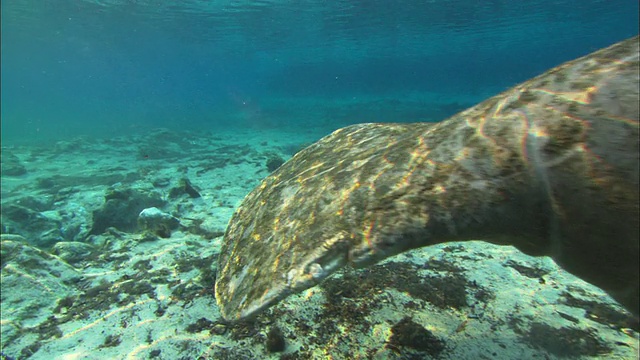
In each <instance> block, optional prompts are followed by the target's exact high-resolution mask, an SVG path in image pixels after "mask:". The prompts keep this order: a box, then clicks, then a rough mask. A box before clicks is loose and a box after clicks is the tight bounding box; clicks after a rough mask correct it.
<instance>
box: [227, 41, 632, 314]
mask: <svg viewBox="0 0 640 360" xmlns="http://www.w3.org/2000/svg"><path fill="white" fill-rule="evenodd" d="M638 51H639V49H638V37H635V38H632V39H629V40H626V41H623V42H620V43H618V44H615V45H613V46H610V47H608V48H606V49H603V50H600V51H597V52H595V53H592V54H590V55H587V56H585V57H582V58H579V59H577V60H574V61H571V62H568V63H565V64H563V65H560V66H558V67H556V68H554V69H551V70H549V71H547V72H546V73H544V74H542V75H540V76H538V77H536V78H533V79H531V80H529V81H527V82H525V83H523V84H520V85H518V86H516V87H514V88H512V89H510V90H508V91H506V92H504V93H502V94H499V95H497V96H495V97H493V98H490V99H488V100H486V101H484V102H482V103H480V104H478V105H476V106H474V107H472V108H470V109H468V110H465V111H463V112H461V113H459V114H456V115H454V116H453V117H451V118H449V119H447V120H445V121H443V122H441V123H437V124H427V123H416V124H361V125H353V126H349V127H346V128H343V129H339V130H337V131H335V132H334V133H332V134H331V135H329V136H327V137H325V138H323V139H321V140H319V141H318V142H317V143H315V144H313V145H311V146H310V147H308V148H306V149H304V150H303V151H301V152H299V153H298V154H296V155H295V156H294V157H293V158H292V159H290V160H289V161H288V162H286V163H285V164H284V165H282V166H281V167H280V168H279V169H278V170H277V171H275V172H274V173H273V174H271V175H270V176H269V177H267V178H266V179H264V180H263V182H262V183H261V184H260V185H259V186H258V187H257V188H256V189H254V190H253V191H252V192H251V193H250V194H249V195H247V197H246V198H245V199H244V201H243V203H242V204H241V205H240V207H239V208H238V209H237V211H236V213H235V214H234V216H233V217H232V219H231V221H230V223H229V226H228V228H227V231H226V233H225V236H224V240H223V244H222V248H221V252H220V256H219V259H218V273H217V279H216V284H215V294H216V299H217V302H218V305H219V307H220V311H221V313H222V316H223V317H224V318H226V319H228V320H242V319H247V318H250V317H251V316H254V315H255V314H257V313H259V312H260V311H262V310H264V309H265V308H267V307H269V306H271V305H273V304H275V303H276V302H278V301H280V300H282V299H283V298H285V297H287V296H288V295H290V294H293V293H296V292H299V291H302V290H304V289H307V288H309V287H312V286H314V285H316V284H317V283H318V282H320V281H321V280H322V279H324V278H326V277H327V276H328V275H330V274H331V273H333V272H335V271H336V270H337V269H339V268H341V267H342V266H344V265H346V264H351V265H353V266H355V267H362V266H367V265H369V264H373V263H375V262H377V261H380V260H382V259H384V258H387V257H389V256H392V255H395V254H398V253H400V252H402V251H406V250H409V249H412V248H416V247H421V246H428V245H432V244H437V243H441V242H446V241H454V240H455V241H462V240H485V241H489V242H492V243H497V244H508V245H514V246H516V247H517V248H519V249H520V250H522V251H524V252H526V253H529V254H534V255H550V256H552V257H553V258H554V259H555V260H556V261H557V262H558V263H559V264H560V265H561V266H563V267H564V268H565V269H566V270H567V271H569V272H572V273H573V274H575V275H577V276H579V277H581V278H583V279H585V280H586V281H589V282H591V283H593V284H594V285H596V286H599V287H601V288H602V289H604V290H606V291H608V292H609V293H610V294H611V295H612V296H613V297H614V298H615V299H616V300H618V301H619V302H620V303H621V304H623V305H624V306H625V307H627V308H628V309H629V310H630V311H632V312H634V313H635V314H637V313H638V296H639V295H638V282H639V276H638V266H639V263H638V257H639V238H640V234H639V230H638V229H639V224H638V221H639V216H640V214H639V211H638V207H639V205H638V204H639V200H640V199H639V195H638V193H639V191H638V186H639V183H638V177H639V172H640V169H639V166H638V158H639V140H638V139H639V138H638V120H639V119H638V117H639V116H638V113H639V109H638V102H639V98H638V86H639V72H638Z"/></svg>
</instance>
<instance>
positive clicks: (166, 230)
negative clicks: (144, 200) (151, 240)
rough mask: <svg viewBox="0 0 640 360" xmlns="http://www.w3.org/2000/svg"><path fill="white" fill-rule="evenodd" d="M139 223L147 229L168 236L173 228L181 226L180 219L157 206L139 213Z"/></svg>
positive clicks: (161, 235) (164, 236)
mask: <svg viewBox="0 0 640 360" xmlns="http://www.w3.org/2000/svg"><path fill="white" fill-rule="evenodd" d="M138 225H139V226H140V228H142V229H143V230H145V231H149V232H152V233H154V234H156V235H158V236H160V237H163V238H167V237H170V236H171V231H172V230H175V229H177V228H178V227H179V226H180V220H178V219H177V218H175V217H173V216H172V215H171V214H167V213H165V212H162V211H160V210H159V209H158V208H156V207H152V208H148V209H144V210H142V211H141V212H140V215H138Z"/></svg>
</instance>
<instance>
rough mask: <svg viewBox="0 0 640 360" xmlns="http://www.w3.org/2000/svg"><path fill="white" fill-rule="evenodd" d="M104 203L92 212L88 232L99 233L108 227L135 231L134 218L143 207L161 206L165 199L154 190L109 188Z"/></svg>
mask: <svg viewBox="0 0 640 360" xmlns="http://www.w3.org/2000/svg"><path fill="white" fill-rule="evenodd" d="M105 200H106V201H105V203H104V205H103V206H102V207H101V208H99V209H98V210H95V211H94V212H93V226H92V227H91V231H90V234H101V233H102V232H104V231H105V230H106V229H107V228H108V227H114V228H116V229H118V230H120V231H125V232H132V231H135V230H136V228H137V226H138V223H137V222H136V219H137V218H138V214H140V212H141V211H142V210H143V209H146V208H150V207H157V206H162V205H164V204H165V201H164V200H163V199H162V197H161V195H160V193H158V192H157V191H155V190H150V191H147V190H141V189H132V188H124V189H111V190H110V191H108V192H107V194H106V195H105Z"/></svg>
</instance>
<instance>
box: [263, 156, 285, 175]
mask: <svg viewBox="0 0 640 360" xmlns="http://www.w3.org/2000/svg"><path fill="white" fill-rule="evenodd" d="M282 164H284V159H283V158H282V157H280V156H279V155H278V154H270V155H269V157H268V158H267V162H266V164H265V165H266V167H267V170H269V172H270V173H271V172H274V171H276V170H277V169H278V168H279V167H280V165H282Z"/></svg>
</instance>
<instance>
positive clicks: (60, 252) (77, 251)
mask: <svg viewBox="0 0 640 360" xmlns="http://www.w3.org/2000/svg"><path fill="white" fill-rule="evenodd" d="M92 252H93V246H91V245H89V244H86V243H82V242H78V241H61V242H59V243H57V244H55V245H54V246H53V248H52V249H51V253H52V254H54V255H57V256H58V257H59V258H61V259H62V260H64V261H66V262H68V263H69V264H71V265H75V264H77V263H79V262H81V261H83V260H86V259H87V258H88V257H89V256H90V255H91V254H92Z"/></svg>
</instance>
